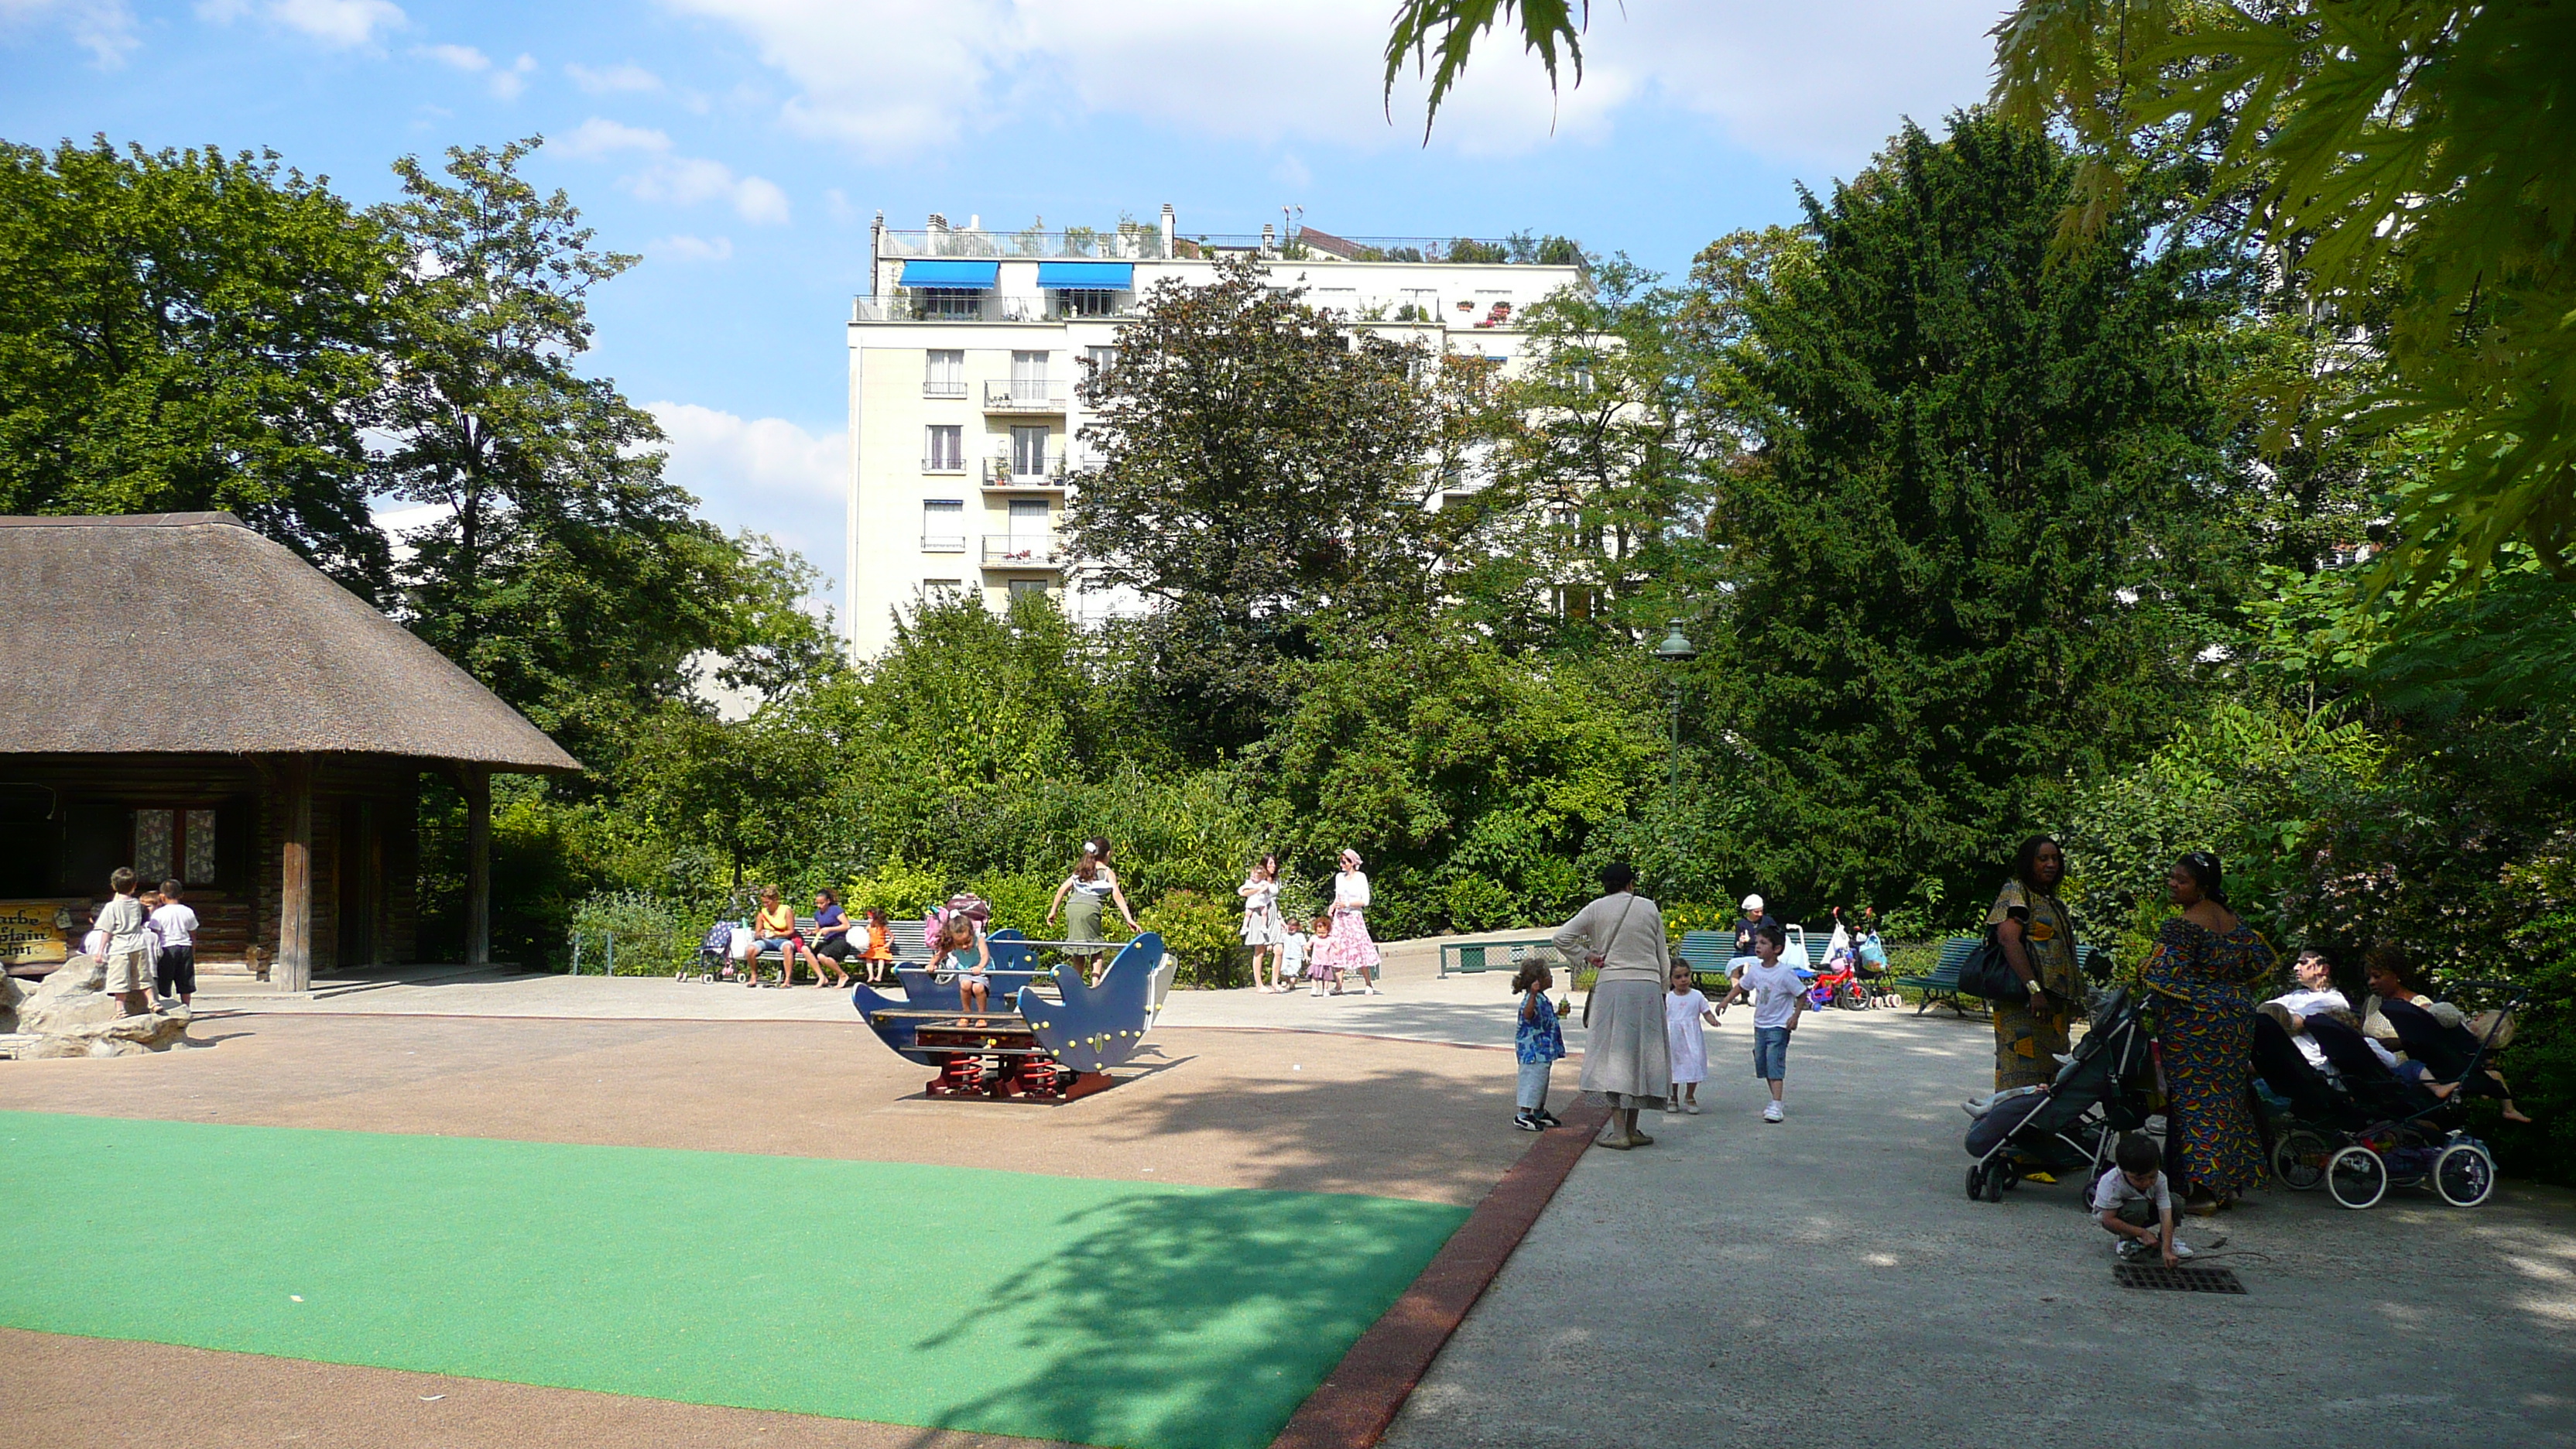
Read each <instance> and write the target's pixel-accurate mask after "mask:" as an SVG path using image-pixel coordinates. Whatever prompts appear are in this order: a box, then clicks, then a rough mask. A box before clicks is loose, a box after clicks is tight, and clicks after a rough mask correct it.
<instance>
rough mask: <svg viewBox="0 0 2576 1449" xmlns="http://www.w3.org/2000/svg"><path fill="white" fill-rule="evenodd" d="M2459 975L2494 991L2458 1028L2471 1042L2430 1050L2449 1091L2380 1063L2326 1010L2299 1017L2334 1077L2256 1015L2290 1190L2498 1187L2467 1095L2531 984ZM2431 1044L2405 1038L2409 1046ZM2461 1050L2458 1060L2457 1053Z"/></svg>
mask: <svg viewBox="0 0 2576 1449" xmlns="http://www.w3.org/2000/svg"><path fill="white" fill-rule="evenodd" d="M2457 984H2458V985H2461V986H2465V987H2469V988H2471V989H2480V990H2485V991H2487V992H2490V993H2493V994H2496V995H2498V996H2500V997H2501V998H2502V1000H2503V1002H2504V1005H2503V1007H2502V1009H2501V1010H2498V1011H2496V1012H2495V1013H2493V1014H2492V1015H2491V1016H2490V1017H2489V1019H2488V1022H2487V1025H2486V1027H2485V1029H2484V1030H2483V1031H2481V1032H2469V1031H2466V1030H2465V1029H2463V1030H2462V1031H2461V1033H2460V1034H2461V1035H2462V1036H2463V1037H2464V1038H2466V1039H2467V1040H2468V1041H2469V1042H2470V1043H2471V1046H2470V1048H2469V1049H2468V1050H2467V1051H2466V1052H2465V1053H2461V1052H2457V1051H2454V1052H2452V1053H2450V1054H2449V1056H2450V1058H2451V1059H2450V1060H2447V1061H2444V1060H2441V1054H2440V1053H2437V1052H2434V1051H2430V1050H2426V1051H2425V1055H2426V1056H2427V1057H2429V1058H2433V1059H2434V1060H2435V1063H2438V1065H2442V1066H2448V1067H2450V1068H2451V1070H2449V1071H2448V1072H2445V1073H2439V1074H2438V1079H2439V1080H2442V1081H2445V1082H2446V1083H2448V1084H2449V1085H2450V1086H2451V1088H2452V1091H2451V1094H2450V1095H2449V1097H2448V1098H2447V1099H2443V1098H2437V1097H2435V1096H2434V1095H2433V1094H2432V1093H2431V1092H2429V1091H2427V1090H2425V1089H2424V1087H2423V1086H2422V1085H2420V1084H2419V1083H2416V1082H2412V1081H2407V1080H2403V1079H2401V1078H2400V1077H2399V1076H2398V1075H2397V1074H2396V1073H2394V1072H2392V1071H2390V1070H2389V1069H2388V1068H2387V1067H2385V1066H2383V1065H2382V1064H2381V1063H2380V1062H2379V1060H2378V1058H2377V1057H2376V1056H2375V1055H2374V1054H2373V1053H2372V1052H2371V1051H2370V1049H2369V1047H2368V1045H2367V1044H2365V1043H2364V1042H2363V1040H2362V1037H2361V1033H2360V1031H2359V1030H2357V1029H2356V1028H2354V1027H2352V1026H2350V1025H2347V1024H2346V1023H2344V1022H2340V1021H2337V1020H2335V1019H2333V1018H2332V1017H2316V1018H2311V1019H2309V1021H2308V1022H2307V1023H2306V1025H2305V1030H2306V1031H2308V1032H2309V1033H2310V1034H2311V1035H2312V1036H2313V1037H2314V1038H2315V1039H2316V1042H2317V1045H2318V1047H2319V1048H2320V1049H2321V1050H2322V1051H2323V1053H2324V1055H2325V1057H2326V1058H2327V1060H2328V1061H2330V1062H2332V1063H2333V1064H2334V1065H2335V1067H2336V1069H2337V1076H2338V1077H2339V1078H2340V1080H2339V1081H2329V1080H2328V1079H2327V1078H2326V1077H2325V1076H2324V1075H2323V1074H2321V1073H2319V1072H2317V1071H2315V1070H2314V1069H2313V1068H2311V1067H2309V1066H2308V1065H2307V1063H2306V1062H2305V1061H2303V1060H2302V1059H2301V1058H2300V1056H2299V1055H2298V1053H2297V1051H2296V1050H2295V1049H2293V1048H2292V1046H2291V1045H2290V1040H2289V1038H2288V1036H2287V1035H2285V1034H2284V1033H2283V1032H2282V1031H2281V1029H2280V1027H2279V1026H2277V1025H2276V1024H2275V1023H2273V1022H2271V1021H2257V1022H2256V1023H2255V1029H2254V1036H2255V1042H2254V1052H2255V1065H2256V1069H2257V1071H2258V1072H2259V1074H2260V1075H2261V1077H2262V1079H2263V1081H2264V1084H2265V1085H2267V1086H2269V1087H2270V1088H2271V1089H2272V1090H2273V1092H2274V1094H2276V1095H2278V1096H2280V1097H2281V1098H2283V1099H2284V1100H2285V1101H2287V1102H2288V1103H2289V1104H2290V1117H2291V1120H2290V1124H2289V1126H2288V1130H2286V1131H2284V1132H2282V1133H2281V1134H2280V1136H2279V1137H2278V1139H2277V1140H2276V1141H2275V1142H2274V1144H2273V1148H2272V1170H2273V1171H2274V1172H2275V1173H2277V1174H2278V1175H2279V1176H2280V1178H2281V1181H2282V1182H2283V1183H2284V1184H2286V1185H2287V1186H2288V1187H2289V1188H2290V1189H2291V1190H2292V1191H2294V1192H2312V1191H2314V1190H2316V1189H2317V1188H2320V1187H2322V1188H2324V1189H2326V1190H2327V1191H2328V1192H2329V1193H2331V1194H2333V1196H2334V1200H2335V1201H2336V1202H2338V1203H2341V1204H2342V1205H2343V1206H2345V1207H2348V1208H2367V1207H2372V1206H2374V1205H2376V1204H2377V1203H2378V1202H2379V1200H2380V1199H2381V1198H2383V1197H2385V1196H2386V1195H2387V1193H2388V1190H2389V1189H2390V1188H2391V1187H2419V1186H2429V1187H2431V1188H2432V1189H2433V1190H2434V1192H2435V1193H2437V1194H2438V1195H2439V1196H2440V1197H2441V1199H2442V1201H2444V1202H2446V1203H2449V1204H2450V1205H2451V1206H2453V1207H2476V1206H2478V1205H2479V1204H2480V1203H2483V1202H2485V1201H2486V1200H2487V1198H2488V1196H2489V1195H2490V1194H2492V1193H2493V1192H2494V1191H2495V1181H2496V1165H2495V1157H2494V1154H2493V1153H2491V1152H2490V1151H2489V1150H2488V1148H2487V1145H2486V1144H2485V1143H2484V1142H2481V1141H2479V1140H2478V1139H2477V1138H2476V1137H2473V1136H2471V1135H2470V1134H2469V1132H2468V1129H2467V1127H2466V1125H2465V1123H2466V1119H2467V1116H2468V1111H2467V1107H2468V1099H2469V1098H2470V1097H2471V1096H2473V1095H2477V1094H2479V1093H2480V1092H2481V1091H2482V1090H2483V1089H2484V1083H2483V1082H2482V1080H2481V1078H2482V1074H2483V1073H2484V1072H2485V1070H2486V1069H2487V1068H2488V1067H2490V1066H2492V1065H2494V1059H2495V1054H2496V1053H2497V1052H2498V1051H2500V1050H2501V1049H2502V1048H2503V1047H2504V1046H2505V1045H2506V1044H2507V1043H2508V1042H2510V1041H2511V1040H2512V1030H2513V1027H2512V1024H2513V1020H2514V1017H2515V1015H2516V1014H2517V1013H2519V1012H2520V1011H2521V1010H2522V1009H2523V1008H2524V1007H2525V1006H2527V1005H2529V1004H2530V993H2529V991H2528V990H2527V989H2525V988H2523V987H2520V986H2517V985H2514V984H2512V983H2508V982H2461V983H2457ZM2429 1045H2430V1044H2428V1043H2424V1042H2418V1041H2411V1040H2410V1041H2409V1042H2408V1043H2407V1046H2408V1049H2409V1051H2410V1054H2411V1053H2413V1052H2415V1051H2417V1050H2422V1049H2424V1048H2426V1047H2427V1046H2429ZM2462 1058H2464V1060H2462Z"/></svg>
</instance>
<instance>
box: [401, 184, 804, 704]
mask: <svg viewBox="0 0 2576 1449" xmlns="http://www.w3.org/2000/svg"><path fill="white" fill-rule="evenodd" d="M538 144H539V143H538V142H536V141H534V140H529V141H522V142H516V143H513V144H511V145H509V146H505V147H503V148H501V149H499V150H497V151H495V150H492V149H489V148H482V147H478V148H475V149H472V150H466V149H462V148H456V149H451V150H450V151H449V152H448V161H447V165H446V167H445V179H442V178H441V177H440V176H439V175H437V174H433V173H432V172H430V171H429V170H428V169H426V168H424V167H423V166H422V165H421V164H420V163H419V162H418V161H417V160H414V159H409V158H406V159H405V160H403V161H401V162H399V163H397V164H396V166H395V168H394V169H395V171H396V173H397V174H398V175H400V176H401V177H402V181H403V189H404V192H405V195H406V200H404V201H403V202H402V203H401V204H400V205H398V206H396V207H394V208H393V209H392V210H391V212H390V215H391V218H392V220H393V222H394V223H395V225H396V226H397V227H398V229H399V231H400V234H401V236H402V238H403V241H404V244H405V246H406V247H407V249H408V250H409V252H410V254H411V255H412V257H413V258H414V259H415V261H414V264H413V266H412V268H411V272H410V275H409V277H408V279H407V280H406V282H405V283H404V285H403V286H402V288H401V289H400V291H399V294H398V298H397V305H398V306H399V307H400V309H401V320H402V326H403V333H402V344H401V350H400V352H399V354H398V356H397V357H396V358H395V359H394V365H393V368H392V376H391V378H390V380H389V383H388V386H387V388H386V393H385V397H384V407H383V414H382V426H383V427H384V429H385V430H386V432H387V433H388V434H389V435H390V436H391V437H392V438H393V440H394V441H393V444H392V446H391V447H390V448H389V449H388V450H387V452H386V454H385V456H384V457H383V459H382V460H381V464H380V477H381V479H382V481H383V482H384V483H385V485H386V486H387V487H388V490H389V491H391V492H393V493H395V494H397V495H398V496H400V497H403V498H406V499H409V500H412V501H415V502H420V503H430V504H436V505H438V506H439V513H438V516H437V517H436V519H435V520H434V521H432V522H430V523H428V524H427V525H425V526H423V527H420V528H418V529H414V530H412V531H411V532H410V533H409V534H408V536H407V538H406V540H405V541H406V542H408V543H409V544H410V545H411V547H412V549H413V553H412V556H411V558H410V560H409V561H408V562H407V563H405V564H404V565H403V567H402V570H401V576H402V581H403V583H404V584H405V586H406V592H407V594H408V597H409V600H410V603H411V608H412V610H413V618H412V626H413V628H414V629H416V630H417V631H418V632H419V633H420V634H421V635H422V636H423V637H424V638H426V639H428V640H429V641H430V642H431V643H433V644H435V645H437V646H438V647H439V649H440V650H442V651H443V652H445V653H446V654H447V655H448V656H449V657H450V658H453V659H455V660H456V661H457V662H458V663H459V664H461V665H463V666H464V667H465V668H466V669H467V670H469V671H470V672H472V673H473V674H474V676H475V677H476V678H478V679H480V680H482V681H483V682H484V683H485V684H487V685H490V686H491V687H492V688H493V690H494V691H495V692H497V693H498V694H500V695H501V697H502V698H504V699H507V700H509V701H510V702H511V703H512V704H514V705H517V706H518V707H519V708H520V709H522V710H523V711H526V712H527V714H528V715H529V717H530V718H531V719H533V720H535V721H536V722H537V724H538V725H540V726H541V727H543V728H545V729H547V730H549V731H550V732H554V733H556V734H558V735H561V736H564V737H566V739H567V743H568V744H569V745H571V747H572V748H573V750H574V753H575V754H576V755H583V754H585V753H590V754H596V753H598V752H600V751H603V750H605V751H610V752H613V750H614V748H615V746H614V744H613V743H612V742H611V738H612V737H613V736H614V734H615V733H616V731H617V730H618V729H619V728H621V727H622V725H623V724H624V723H625V722H627V721H629V720H631V719H632V718H633V717H634V716H635V715H636V714H638V713H639V712H642V711H647V710H650V709H651V708H653V707H654V706H655V705H656V704H657V703H658V702H660V701H663V700H666V699H670V698H673V697H676V696H677V695H679V694H680V693H682V692H683V691H684V690H685V689H686V688H687V687H688V679H689V675H688V671H687V670H686V669H685V668H684V667H683V666H684V664H685V663H686V662H687V661H688V660H689V659H690V658H691V657H692V656H694V655H697V654H699V653H700V652H702V651H714V652H716V653H717V654H719V655H732V654H734V653H735V652H736V651H738V650H744V649H748V648H751V647H752V646H753V644H754V641H755V640H759V639H762V638H763V637H764V636H765V637H766V639H767V640H769V641H770V642H771V643H772V644H774V645H778V646H779V647H783V648H785V650H786V651H787V656H788V658H789V659H790V660H791V661H793V663H794V664H795V665H798V666H802V667H808V668H818V667H824V666H825V663H826V661H827V660H828V659H829V657H830V656H829V654H828V653H827V651H826V650H825V648H824V646H823V644H822V636H821V631H820V630H819V629H816V628H813V627H811V625H810V621H808V622H807V623H805V624H802V625H800V623H799V621H798V616H797V615H796V613H795V610H794V602H795V598H796V594H797V591H798V590H800V589H801V588H803V587H804V585H805V583H806V580H807V579H808V578H810V573H809V572H805V571H802V566H801V565H799V564H791V563H790V562H789V561H788V560H787V559H786V558H785V557H784V556H783V555H781V554H779V553H778V552H777V551H776V550H775V549H774V548H770V547H767V546H766V545H765V544H764V543H762V542H759V541H751V540H746V541H745V542H744V543H740V544H737V543H736V542H735V541H733V540H729V539H727V538H725V537H724V536H723V535H722V534H721V533H720V532H718V531H717V530H716V529H715V528H713V527H712V526H710V525H708V524H706V523H704V522H702V521H700V520H697V519H695V518H693V517H691V516H690V508H691V506H692V505H693V504H694V503H695V501H696V500H694V499H692V498H691V497H690V496H689V495H688V494H687V493H685V492H683V491H682V490H680V489H679V488H678V487H676V486H674V485H672V484H671V483H669V482H667V481H666V480H664V478H663V477H662V454H661V453H660V452H659V451H658V450H656V449H654V448H653V446H652V445H653V444H655V443H657V442H659V441H660V440H661V432H660V429H659V428H657V427H656V426H655V425H654V422H653V419H652V418H651V416H650V415H648V414H646V413H645V412H643V411H642V410H641V409H639V408H636V407H634V406H632V405H630V404H629V403H628V402H627V401H626V400H625V399H624V398H623V397H621V396H620V395H619V394H618V392H617V389H616V387H615V386H614V385H613V384H611V383H610V382H608V381H606V380H603V379H597V378H588V377H584V376H582V375H580V374H579V373H578V372H576V371H575V370H574V367H573V362H574V359H575V358H577V357H578V356H579V355H580V354H581V353H582V352H583V351H584V350H585V349H587V348H588V346H589V345H590V336H591V326H590V319H589V315H588V296H589V293H590V290H591V289H592V288H593V287H595V286H597V285H598V284H600V283H602V282H605V281H607V280H609V279H610V278H612V277H615V276H616V275H617V274H618V273H620V272H622V271H624V270H625V269H626V268H627V267H629V266H631V265H632V264H633V263H634V261H635V258H633V257H630V256H623V255H619V254H615V253H606V252H599V251H595V250H593V249H592V248H591V246H590V238H591V232H590V231H589V230H588V229H586V228H584V227H582V226H581V225H580V213H579V212H578V211H577V210H575V209H574V207H573V205H572V204H571V202H570V200H569V199H567V198H566V197H565V196H564V194H563V193H562V192H560V191H558V192H556V193H554V194H552V195H550V196H547V195H540V194H539V193H538V192H537V191H536V189H535V188H533V187H531V186H530V185H529V184H528V183H527V182H526V181H524V180H523V179H521V178H520V176H519V175H518V173H517V169H516V168H517V166H518V163H519V162H520V160H522V159H523V158H524V157H526V156H527V154H528V153H529V152H530V151H532V150H534V149H535V147H536V146H537V145H538ZM781 641H783V643H782V642H781ZM773 663H774V661H773ZM734 667H735V668H736V669H737V670H738V671H739V670H741V669H744V668H752V669H757V668H758V667H759V666H757V665H753V664H750V663H748V662H744V663H737V664H735V665H734ZM773 672H774V670H773Z"/></svg>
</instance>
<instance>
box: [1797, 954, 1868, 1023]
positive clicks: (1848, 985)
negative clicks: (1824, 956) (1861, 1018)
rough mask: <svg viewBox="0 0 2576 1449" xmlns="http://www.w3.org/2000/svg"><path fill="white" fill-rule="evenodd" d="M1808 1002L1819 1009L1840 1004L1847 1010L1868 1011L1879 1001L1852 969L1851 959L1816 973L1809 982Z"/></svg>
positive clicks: (1858, 974)
mask: <svg viewBox="0 0 2576 1449" xmlns="http://www.w3.org/2000/svg"><path fill="white" fill-rule="evenodd" d="M1807 1004H1808V1005H1809V1006H1812V1007H1814V1008H1815V1009H1816V1010H1818V1011H1822V1010H1824V1009H1825V1008H1826V1007H1828V1006H1839V1007H1841V1008H1842V1009H1843V1010H1845V1011H1867V1010H1869V1009H1870V1007H1872V1006H1874V1005H1876V1004H1877V1003H1876V1002H1874V1001H1873V1000H1871V998H1870V991H1869V988H1868V987H1867V986H1866V985H1864V984H1863V983H1862V981H1861V979H1860V973H1859V972H1858V971H1856V970H1854V969H1852V965H1851V963H1850V962H1849V961H1845V962H1844V963H1843V964H1842V965H1840V966H1837V967H1833V968H1831V969H1828V970H1824V971H1819V972H1817V973H1816V976H1815V979H1814V980H1812V981H1810V982H1808V983H1807Z"/></svg>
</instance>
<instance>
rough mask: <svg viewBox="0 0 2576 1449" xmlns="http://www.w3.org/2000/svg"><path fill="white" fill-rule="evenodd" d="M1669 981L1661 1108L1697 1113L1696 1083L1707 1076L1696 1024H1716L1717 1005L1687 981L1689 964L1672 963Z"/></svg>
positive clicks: (1701, 1038)
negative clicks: (1666, 1085) (1669, 1076)
mask: <svg viewBox="0 0 2576 1449" xmlns="http://www.w3.org/2000/svg"><path fill="white" fill-rule="evenodd" d="M1671 985H1672V989H1671V990H1669V991H1667V992H1665V993H1664V1045H1665V1046H1666V1047H1667V1048H1668V1049H1669V1050H1670V1051H1671V1053H1672V1059H1673V1085H1672V1094H1671V1095H1670V1096H1669V1097H1668V1098H1666V1099H1665V1101H1664V1110H1665V1111H1667V1112H1688V1113H1690V1114H1691V1115H1693V1116H1697V1115H1698V1114H1699V1084H1700V1083H1702V1082H1705V1081H1707V1080H1708V1038H1707V1037H1705V1036H1702V1035H1701V1034H1700V1025H1701V1024H1702V1023H1703V1022H1705V1023H1706V1024H1708V1025H1710V1026H1715V1025H1717V1016H1718V1010H1719V1009H1718V1008H1717V1007H1714V1006H1711V1005H1709V1004H1708V998H1707V997H1706V996H1703V995H1701V994H1700V990H1699V988H1698V987H1696V986H1693V985H1691V973H1690V968H1689V967H1688V966H1685V965H1683V964H1682V963H1681V962H1679V961H1676V962H1674V963H1673V979H1672V983H1671Z"/></svg>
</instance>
